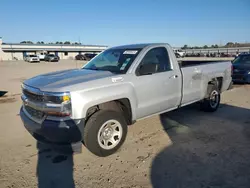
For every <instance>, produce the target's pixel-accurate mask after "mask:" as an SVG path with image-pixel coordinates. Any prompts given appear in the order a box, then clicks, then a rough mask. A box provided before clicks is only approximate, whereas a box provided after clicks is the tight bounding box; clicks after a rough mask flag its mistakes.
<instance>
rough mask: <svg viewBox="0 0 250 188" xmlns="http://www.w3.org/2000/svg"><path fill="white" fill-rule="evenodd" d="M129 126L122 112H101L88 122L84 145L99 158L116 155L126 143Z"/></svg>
mask: <svg viewBox="0 0 250 188" xmlns="http://www.w3.org/2000/svg"><path fill="white" fill-rule="evenodd" d="M126 135H127V124H126V122H125V119H124V117H123V116H122V114H121V113H120V112H116V111H110V110H100V111H98V112H96V113H95V114H93V115H92V116H91V117H90V118H89V119H88V121H87V123H86V127H85V129H84V137H83V139H84V144H85V146H86V147H87V148H88V150H89V151H91V152H92V153H94V154H95V155H97V156H101V157H105V156H108V155H111V154H113V153H115V152H116V151H117V150H118V149H119V148H120V147H121V145H122V144H123V142H124V141H125V138H126Z"/></svg>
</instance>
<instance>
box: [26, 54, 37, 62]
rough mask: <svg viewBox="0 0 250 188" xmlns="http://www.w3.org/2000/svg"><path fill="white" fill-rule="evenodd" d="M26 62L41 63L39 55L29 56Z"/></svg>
mask: <svg viewBox="0 0 250 188" xmlns="http://www.w3.org/2000/svg"><path fill="white" fill-rule="evenodd" d="M26 61H27V62H30V63H33V62H40V59H39V57H38V56H37V55H28V56H27V58H26Z"/></svg>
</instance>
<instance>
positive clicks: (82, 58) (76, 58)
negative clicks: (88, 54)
mask: <svg viewBox="0 0 250 188" xmlns="http://www.w3.org/2000/svg"><path fill="white" fill-rule="evenodd" d="M75 60H86V59H85V57H84V55H83V54H78V55H76V56H75Z"/></svg>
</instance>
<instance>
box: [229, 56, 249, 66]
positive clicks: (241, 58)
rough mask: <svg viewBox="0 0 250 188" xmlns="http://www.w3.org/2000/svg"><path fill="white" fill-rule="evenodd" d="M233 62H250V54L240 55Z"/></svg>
mask: <svg viewBox="0 0 250 188" xmlns="http://www.w3.org/2000/svg"><path fill="white" fill-rule="evenodd" d="M233 64H250V55H240V56H238V57H237V58H236V59H235V60H233Z"/></svg>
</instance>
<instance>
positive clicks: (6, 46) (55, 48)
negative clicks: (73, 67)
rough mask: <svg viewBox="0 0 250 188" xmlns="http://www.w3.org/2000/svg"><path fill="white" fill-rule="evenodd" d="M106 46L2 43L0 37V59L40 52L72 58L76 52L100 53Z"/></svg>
mask: <svg viewBox="0 0 250 188" xmlns="http://www.w3.org/2000/svg"><path fill="white" fill-rule="evenodd" d="M106 48H107V46H102V45H80V44H19V43H4V42H3V40H2V38H0V61H3V60H23V57H24V56H26V55H29V54H39V53H41V52H46V53H50V54H56V55H58V56H59V57H60V59H74V58H75V56H76V55H77V54H84V53H100V52H101V51H103V50H105V49H106Z"/></svg>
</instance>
